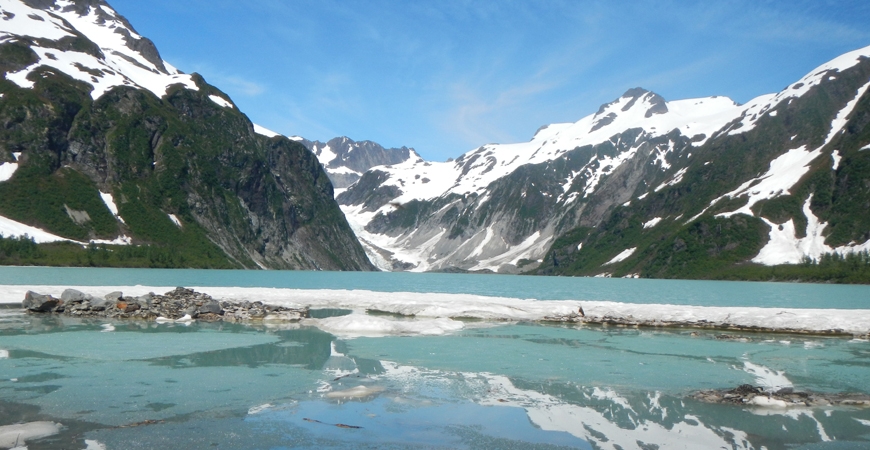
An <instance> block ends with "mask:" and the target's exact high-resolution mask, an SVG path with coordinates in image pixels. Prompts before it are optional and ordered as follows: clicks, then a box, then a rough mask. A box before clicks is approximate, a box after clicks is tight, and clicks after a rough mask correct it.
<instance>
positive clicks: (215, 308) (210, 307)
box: [199, 300, 223, 314]
mask: <svg viewBox="0 0 870 450" xmlns="http://www.w3.org/2000/svg"><path fill="white" fill-rule="evenodd" d="M221 312H223V309H221V304H220V303H218V302H216V301H214V300H212V301H209V302H207V303H204V304H203V305H202V306H200V307H199V313H200V314H220V313H221Z"/></svg>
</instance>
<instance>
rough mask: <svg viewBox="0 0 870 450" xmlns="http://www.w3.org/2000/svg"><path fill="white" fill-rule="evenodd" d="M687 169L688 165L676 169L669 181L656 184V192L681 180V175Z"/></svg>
mask: <svg viewBox="0 0 870 450" xmlns="http://www.w3.org/2000/svg"><path fill="white" fill-rule="evenodd" d="M688 170H689V168H688V167H683V168H682V169H680V170H678V171H677V173H675V174H674V178H672V179H671V180H670V181H666V182H664V183H662V184H660V185H658V187H656V188H655V191H656V192H658V191H660V190H662V189H664V188H666V187H668V186H674V185H676V184H677V183H679V182H681V181H683V175H685V174H686V172H687V171H688Z"/></svg>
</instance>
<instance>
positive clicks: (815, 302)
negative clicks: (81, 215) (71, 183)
mask: <svg viewBox="0 0 870 450" xmlns="http://www.w3.org/2000/svg"><path fill="white" fill-rule="evenodd" d="M5 284H14V285H60V286H69V285H83V286H131V285H143V286H238V287H275V288H294V289H365V290H372V291H379V292H439V293H467V294H479V295H488V296H497V297H514V298H529V299H538V300H612V301H619V302H627V303H658V304H662V303H665V304H676V305H697V306H763V307H789V308H836V309H866V308H870V286H862V285H827V284H800V283H759V282H733V281H693V280H643V279H618V278H617V279H610V278H572V277H532V276H511V275H471V274H441V273H406V272H399V273H391V272H377V273H364V272H298V271H244V270H194V269H186V270H179V269H172V270H161V269H84V268H54V267H0V285H5Z"/></svg>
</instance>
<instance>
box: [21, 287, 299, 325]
mask: <svg viewBox="0 0 870 450" xmlns="http://www.w3.org/2000/svg"><path fill="white" fill-rule="evenodd" d="M22 307H23V308H24V309H26V310H27V311H28V312H30V313H51V314H63V315H66V316H73V317H105V318H111V319H144V320H160V321H175V320H186V319H188V318H189V319H196V320H204V321H221V320H222V321H227V322H247V321H294V320H300V319H303V318H306V317H308V308H300V309H295V308H288V307H284V306H274V305H266V304H264V303H263V302H249V301H242V302H233V301H222V302H219V301H217V300H215V299H213V298H212V297H211V296H209V295H208V294H203V293H201V292H196V291H194V290H192V289H186V288H183V287H179V288H176V289H174V290H172V291H169V292H167V293H166V294H164V295H157V294H154V293H149V294H145V295H141V296H138V297H124V295H123V293H121V292H112V293H111V294H107V295H105V296H103V297H95V296H92V295H90V294H86V293H84V292H80V291H77V290H75V289H67V290H65V291H63V294H61V296H60V298H55V297H52V296H50V295H43V294H38V293H36V292H33V291H28V292H27V294H25V296H24V301H23V302H22Z"/></svg>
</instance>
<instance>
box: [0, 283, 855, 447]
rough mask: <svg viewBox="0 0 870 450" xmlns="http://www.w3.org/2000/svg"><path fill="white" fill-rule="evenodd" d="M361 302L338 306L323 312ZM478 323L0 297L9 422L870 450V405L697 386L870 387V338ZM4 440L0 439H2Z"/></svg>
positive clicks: (486, 442)
mask: <svg viewBox="0 0 870 450" xmlns="http://www.w3.org/2000/svg"><path fill="white" fill-rule="evenodd" d="M3 283H6V284H15V285H18V286H19V287H20V286H21V285H27V284H28V283H30V284H34V285H36V284H38V285H49V284H53V285H59V286H65V285H93V286H107V285H146V286H148V285H152V286H153V285H158V286H167V285H169V286H171V285H185V286H257V287H285V288H287V287H289V288H300V289H302V288H305V289H367V290H372V291H382V292H384V291H385V292H402V291H404V292H446V293H471V294H480V295H489V296H507V297H518V298H538V299H556V300H563V299H582V300H617V301H622V302H629V303H672V304H681V305H716V306H740V305H763V306H779V307H781V306H789V307H792V308H866V305H867V304H868V303H870V295H868V293H870V289H868V287H865V286H826V285H793V284H773V283H719V282H697V281H662V280H601V279H572V278H541V277H512V276H480V275H478V276H471V275H448V274H336V273H331V274H330V273H310V272H308V273H305V272H302V273H300V272H243V271H219V272H218V271H215V272H210V271H160V270H158V271H151V270H117V269H97V270H93V269H48V268H0V289H2V284H3ZM19 291H20V289H19ZM206 292H207V290H206ZM0 295H2V293H0ZM348 313H351V311H350V310H347V309H337V308H329V309H322V310H317V311H313V314H312V316H314V317H317V318H319V319H326V318H331V317H337V316H342V315H344V314H348ZM822 313H823V312H822ZM353 314H356V315H359V314H366V312H365V311H353ZM403 320H411V321H413V320H415V319H412V318H406V319H403ZM463 323H464V327H462V328H461V329H458V330H457V331H455V332H451V333H448V334H445V335H438V336H413V337H399V336H382V337H358V338H355V339H350V338H343V337H337V336H335V335H333V334H330V333H327V332H325V331H322V330H320V329H317V328H314V327H308V326H302V325H299V324H283V325H275V326H247V325H237V324H226V323H223V324H209V323H200V322H194V323H193V324H190V325H187V326H186V325H181V324H160V325H158V324H156V323H145V322H139V321H115V322H111V321H105V320H82V319H71V318H61V317H38V316H33V315H26V314H24V313H23V312H22V311H21V310H20V309H18V308H14V307H12V308H8V307H6V308H0V434H2V430H3V429H2V427H3V426H8V425H11V424H16V423H34V422H36V421H52V422H58V423H61V424H62V425H63V427H62V428H61V430H60V432H59V433H57V434H54V435H52V436H49V437H44V438H34V439H31V440H29V441H27V443H26V445H27V447H28V448H29V449H31V450H33V449H85V448H88V449H103V448H105V449H152V448H192V449H198V448H202V449H214V448H233V449H236V448H238V449H285V448H325V449H332V448H335V449H338V448H421V447H423V448H470V449H478V448H517V449H524V448H543V449H548V448H584V449H592V448H595V449H618V448H621V449H652V448H661V449H665V448H692V449H694V448H702V449H703V448H753V449H761V448H766V449H780V448H782V449H785V448H788V449H793V448H798V449H802V448H807V449H810V448H813V449H815V448H820V449H843V448H870V409H861V408H845V407H837V408H833V407H829V408H788V409H785V408H761V407H740V406H732V405H713V404H705V403H700V402H698V401H696V400H693V399H692V398H691V395H692V393H694V392H696V391H698V390H701V389H722V388H733V387H736V386H738V385H740V384H744V383H749V384H753V385H761V386H766V387H770V388H773V387H782V386H790V385H791V386H794V388H795V389H796V390H810V391H817V392H857V393H865V394H870V342H867V341H865V340H858V339H850V338H825V337H811V336H800V335H787V334H761V333H732V332H729V333H728V335H724V334H723V332H721V331H692V330H690V329H642V328H641V329H637V328H617V327H606V326H556V325H539V324H534V323H523V322H519V323H516V322H497V321H464V322H463ZM2 442H3V440H2V436H0V448H3V445H2Z"/></svg>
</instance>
